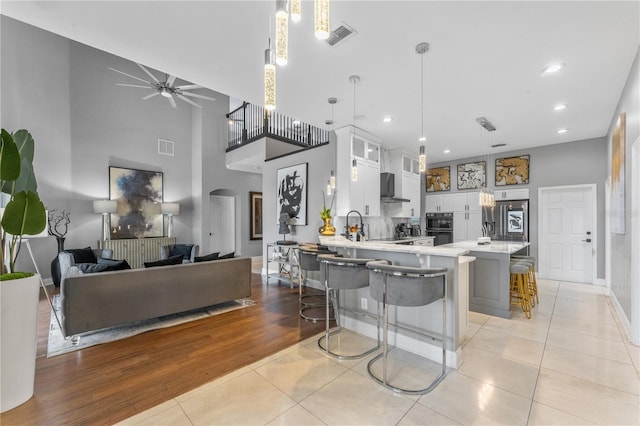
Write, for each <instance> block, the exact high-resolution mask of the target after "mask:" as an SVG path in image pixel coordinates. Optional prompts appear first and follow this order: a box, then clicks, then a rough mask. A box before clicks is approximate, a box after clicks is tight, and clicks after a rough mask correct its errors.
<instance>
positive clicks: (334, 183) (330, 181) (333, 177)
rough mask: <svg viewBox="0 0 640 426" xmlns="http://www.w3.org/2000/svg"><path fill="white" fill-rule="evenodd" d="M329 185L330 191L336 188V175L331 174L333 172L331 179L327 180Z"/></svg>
mask: <svg viewBox="0 0 640 426" xmlns="http://www.w3.org/2000/svg"><path fill="white" fill-rule="evenodd" d="M329 185H331V189H335V188H336V175H335V174H334V173H333V170H331V177H330V178H329Z"/></svg>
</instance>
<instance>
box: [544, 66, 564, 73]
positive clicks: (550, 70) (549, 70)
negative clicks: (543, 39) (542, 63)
mask: <svg viewBox="0 0 640 426" xmlns="http://www.w3.org/2000/svg"><path fill="white" fill-rule="evenodd" d="M562 68H564V64H563V63H557V64H551V65H547V66H546V67H544V68H542V72H541V74H542V75H546V74H553V73H554V72H558V71H560V70H561V69H562Z"/></svg>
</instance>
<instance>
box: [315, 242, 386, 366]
mask: <svg viewBox="0 0 640 426" xmlns="http://www.w3.org/2000/svg"><path fill="white" fill-rule="evenodd" d="M318 260H319V261H320V263H321V264H322V265H323V269H324V286H325V292H326V294H325V296H326V311H325V322H326V327H325V334H324V336H322V337H320V339H318V346H319V347H320V350H322V351H323V352H325V353H326V354H328V355H331V356H333V357H334V358H338V359H340V360H344V359H357V358H362V357H363V356H366V355H368V354H370V353H372V352H374V351H376V350H378V349H379V348H380V335H379V333H378V339H377V344H376V346H374V347H373V348H371V349H368V350H366V351H364V352H362V353H358V354H339V353H337V352H332V351H331V349H330V342H331V336H334V335H336V334H338V333H340V331H341V327H340V309H342V310H345V311H350V312H354V313H357V314H359V315H364V316H369V317H374V318H376V321H378V322H379V317H380V315H377V316H373V315H371V314H368V313H365V312H360V311H351V310H348V309H345V308H341V307H340V290H356V289H359V288H363V287H368V286H369V270H368V269H367V262H370V261H372V260H374V259H355V258H348V257H336V256H333V255H327V254H322V255H319V256H318ZM330 298H333V309H334V317H335V319H336V326H337V329H336V330H334V331H331V332H329V321H330V320H331V316H330V313H329V303H330ZM378 325H379V324H378ZM378 329H379V326H378ZM323 340H324V342H325V346H323V344H322V341H323Z"/></svg>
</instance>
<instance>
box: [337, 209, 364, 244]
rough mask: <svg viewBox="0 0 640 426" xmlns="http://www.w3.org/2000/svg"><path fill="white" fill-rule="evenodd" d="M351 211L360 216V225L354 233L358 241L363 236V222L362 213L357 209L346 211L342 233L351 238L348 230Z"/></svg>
mask: <svg viewBox="0 0 640 426" xmlns="http://www.w3.org/2000/svg"><path fill="white" fill-rule="evenodd" d="M351 213H355V214H357V215H358V216H360V227H359V228H358V233H357V234H356V241H360V240H361V239H362V238H363V237H364V223H363V221H362V215H361V214H360V212H359V211H358V210H351V211H350V212H349V213H347V217H346V218H345V223H346V224H345V226H344V229H345V232H344V234H342V235H344V236H345V237H347V238H348V239H351V233H350V232H349V215H350V214H351Z"/></svg>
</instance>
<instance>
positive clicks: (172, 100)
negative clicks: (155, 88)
mask: <svg viewBox="0 0 640 426" xmlns="http://www.w3.org/2000/svg"><path fill="white" fill-rule="evenodd" d="M178 96H180V95H178ZM167 99H169V103H170V104H171V108H178V106H177V105H176V101H175V100H174V99H173V96H172V97H170V98H167Z"/></svg>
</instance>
